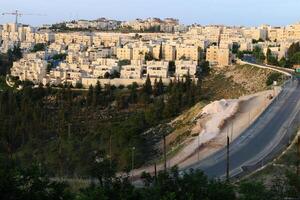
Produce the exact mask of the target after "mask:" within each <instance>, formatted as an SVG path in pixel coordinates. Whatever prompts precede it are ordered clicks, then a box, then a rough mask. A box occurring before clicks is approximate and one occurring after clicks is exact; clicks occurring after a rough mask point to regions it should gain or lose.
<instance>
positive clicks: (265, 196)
mask: <svg viewBox="0 0 300 200" xmlns="http://www.w3.org/2000/svg"><path fill="white" fill-rule="evenodd" d="M239 194H240V199H241V200H269V199H270V193H269V192H268V191H267V189H266V187H265V186H264V185H263V184H262V183H261V182H244V183H242V184H241V185H240V187H239Z"/></svg>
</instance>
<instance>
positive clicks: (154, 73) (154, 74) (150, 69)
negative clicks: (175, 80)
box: [147, 61, 169, 78]
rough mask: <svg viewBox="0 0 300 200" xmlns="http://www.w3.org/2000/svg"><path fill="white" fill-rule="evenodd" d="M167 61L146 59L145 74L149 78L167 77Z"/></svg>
mask: <svg viewBox="0 0 300 200" xmlns="http://www.w3.org/2000/svg"><path fill="white" fill-rule="evenodd" d="M168 68H169V62H166V61H147V75H149V76H150V77H151V78H160V77H161V78H167V77H168Z"/></svg>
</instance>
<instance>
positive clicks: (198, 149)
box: [197, 132, 200, 162]
mask: <svg viewBox="0 0 300 200" xmlns="http://www.w3.org/2000/svg"><path fill="white" fill-rule="evenodd" d="M197 140H198V148H197V159H198V162H199V160H200V155H199V153H200V152H199V151H200V132H199V133H198V138H197Z"/></svg>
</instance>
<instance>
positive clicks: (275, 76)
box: [266, 73, 281, 86]
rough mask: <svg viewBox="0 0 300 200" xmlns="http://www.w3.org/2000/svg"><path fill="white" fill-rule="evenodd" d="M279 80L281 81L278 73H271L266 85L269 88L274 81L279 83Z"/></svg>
mask: <svg viewBox="0 0 300 200" xmlns="http://www.w3.org/2000/svg"><path fill="white" fill-rule="evenodd" d="M279 80H281V74H280V73H272V74H270V75H269V76H268V79H267V81H266V85H267V86H270V85H272V84H273V82H274V81H279Z"/></svg>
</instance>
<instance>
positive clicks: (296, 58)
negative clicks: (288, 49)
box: [290, 52, 300, 65]
mask: <svg viewBox="0 0 300 200" xmlns="http://www.w3.org/2000/svg"><path fill="white" fill-rule="evenodd" d="M290 61H291V63H292V64H293V65H299V64H300V52H297V53H295V54H294V55H293V56H292V57H291V59H290Z"/></svg>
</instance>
